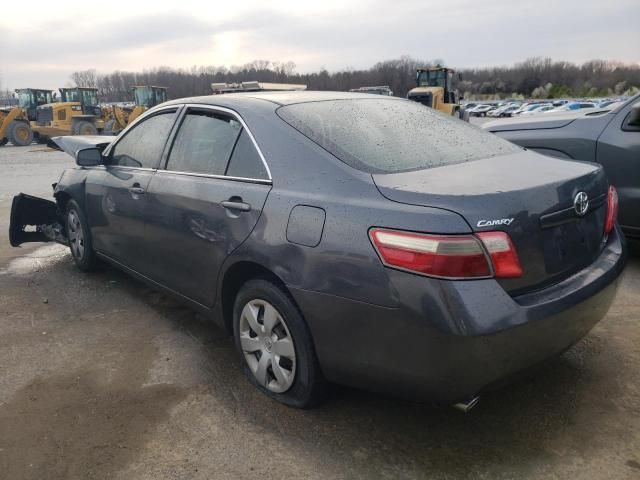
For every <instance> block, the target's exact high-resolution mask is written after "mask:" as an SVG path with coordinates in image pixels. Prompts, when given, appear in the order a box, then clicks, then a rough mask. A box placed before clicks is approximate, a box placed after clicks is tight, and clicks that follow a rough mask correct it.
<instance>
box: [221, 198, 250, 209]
mask: <svg viewBox="0 0 640 480" xmlns="http://www.w3.org/2000/svg"><path fill="white" fill-rule="evenodd" d="M222 206H223V207H224V208H227V209H229V210H238V211H240V212H250V211H251V205H249V204H248V203H245V202H242V201H239V202H236V201H232V200H225V201H224V202H222Z"/></svg>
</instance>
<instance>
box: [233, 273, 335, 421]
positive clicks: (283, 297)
mask: <svg viewBox="0 0 640 480" xmlns="http://www.w3.org/2000/svg"><path fill="white" fill-rule="evenodd" d="M233 331H234V339H235V344H236V349H237V350H238V352H239V354H240V358H241V360H242V363H243V366H244V373H245V375H246V376H247V377H248V378H249V381H250V382H251V383H253V385H255V386H256V387H257V388H258V389H259V390H260V391H261V392H262V393H264V394H265V395H267V396H268V397H271V398H273V399H275V400H277V401H279V402H281V403H284V404H285V405H289V406H291V407H296V408H310V407H313V406H315V405H317V404H318V403H320V402H322V400H324V398H325V397H326V391H327V388H326V381H325V379H324V377H323V376H322V372H321V371H320V365H319V364H318V359H317V357H316V353H315V348H314V346H313V341H312V339H311V334H310V332H309V329H308V327H307V325H306V323H305V321H304V319H303V318H302V315H301V313H300V311H299V310H298V308H297V307H296V305H295V304H294V303H293V300H292V299H291V298H290V297H289V295H288V294H287V293H286V292H285V291H284V290H282V289H281V288H280V287H278V286H277V285H275V284H274V283H272V282H270V281H268V280H263V279H255V280H250V281H249V282H247V283H246V284H245V285H244V286H243V287H242V288H241V289H240V291H239V292H238V295H237V297H236V300H235V304H234V309H233Z"/></svg>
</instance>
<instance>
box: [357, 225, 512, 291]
mask: <svg viewBox="0 0 640 480" xmlns="http://www.w3.org/2000/svg"><path fill="white" fill-rule="evenodd" d="M369 235H370V237H371V241H372V243H373V245H374V246H375V248H376V250H377V252H378V254H379V255H380V259H381V260H382V262H383V263H384V264H385V265H387V266H389V267H395V268H400V269H403V270H408V271H411V272H416V273H420V274H423V275H428V276H432V277H440V278H449V279H455V278H488V277H492V276H496V277H516V276H520V275H522V268H521V267H520V262H519V261H518V256H517V254H516V252H515V249H514V247H513V244H512V243H511V240H510V238H509V236H508V235H507V234H506V233H504V232H483V233H481V234H478V236H475V235H428V234H424V233H413V232H404V231H399V230H388V229H383V228H372V229H371V230H370V231H369Z"/></svg>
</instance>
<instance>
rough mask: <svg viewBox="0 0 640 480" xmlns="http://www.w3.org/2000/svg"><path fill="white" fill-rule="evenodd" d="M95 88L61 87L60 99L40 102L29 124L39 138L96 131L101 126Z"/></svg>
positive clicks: (94, 133)
mask: <svg viewBox="0 0 640 480" xmlns="http://www.w3.org/2000/svg"><path fill="white" fill-rule="evenodd" d="M104 123H105V121H104V118H103V112H102V108H100V105H99V104H98V89H97V88H87V87H74V88H61V89H60V102H57V103H49V104H47V105H40V106H39V107H38V108H37V109H36V118H35V120H34V121H32V122H31V128H32V130H33V132H34V134H35V135H36V137H37V138H38V139H39V140H40V141H46V139H48V138H51V137H56V136H63V135H98V134H99V133H100V132H102V130H104Z"/></svg>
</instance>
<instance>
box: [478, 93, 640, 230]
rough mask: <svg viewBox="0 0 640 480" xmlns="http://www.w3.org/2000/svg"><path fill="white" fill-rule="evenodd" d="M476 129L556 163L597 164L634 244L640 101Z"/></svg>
mask: <svg viewBox="0 0 640 480" xmlns="http://www.w3.org/2000/svg"><path fill="white" fill-rule="evenodd" d="M482 128H484V129H486V130H488V131H490V132H493V133H495V134H496V135H499V136H500V137H502V138H504V139H506V140H509V141H511V142H513V143H516V144H518V145H521V146H523V147H526V148H528V149H529V150H534V151H536V152H539V153H543V154H545V155H550V156H553V157H558V158H567V159H575V160H584V161H588V162H597V163H599V164H601V165H602V166H603V167H604V170H605V173H606V174H607V178H608V179H609V181H610V182H611V183H612V184H613V185H614V186H615V187H616V189H617V190H618V194H619V195H620V217H619V218H620V225H621V226H622V230H623V232H624V233H625V235H627V237H628V238H630V239H635V240H640V95H637V96H635V97H633V98H631V99H630V100H629V101H627V102H626V103H624V104H623V105H621V106H619V107H617V108H615V109H614V110H611V111H606V110H602V111H596V112H590V113H587V114H585V113H573V112H571V113H560V114H556V113H553V114H545V115H540V116H533V117H527V118H512V119H509V120H497V121H495V122H489V123H486V124H484V125H482Z"/></svg>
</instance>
